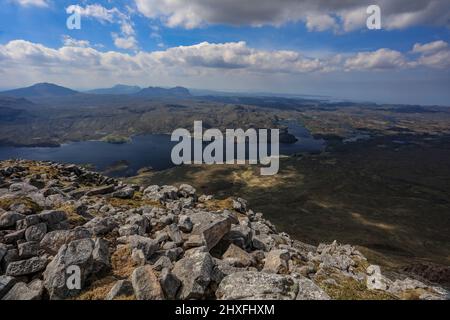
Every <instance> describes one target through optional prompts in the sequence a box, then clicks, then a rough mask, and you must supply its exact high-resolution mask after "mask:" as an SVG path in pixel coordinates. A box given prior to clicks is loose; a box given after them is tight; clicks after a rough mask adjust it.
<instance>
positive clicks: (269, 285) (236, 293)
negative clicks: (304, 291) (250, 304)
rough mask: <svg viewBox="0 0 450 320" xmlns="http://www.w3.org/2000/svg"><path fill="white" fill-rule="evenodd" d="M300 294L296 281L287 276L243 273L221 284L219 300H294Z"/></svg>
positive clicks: (224, 280) (238, 273) (228, 277)
mask: <svg viewBox="0 0 450 320" xmlns="http://www.w3.org/2000/svg"><path fill="white" fill-rule="evenodd" d="M297 294H298V284H297V283H296V281H295V280H294V279H293V278H292V277H290V276H285V275H279V274H274V273H266V272H257V271H242V272H236V273H232V274H230V275H228V276H226V277H225V278H224V279H223V280H222V281H221V282H220V284H219V287H218V288H217V291H216V297H217V299H219V300H294V299H295V298H296V297H297Z"/></svg>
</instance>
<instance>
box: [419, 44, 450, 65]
mask: <svg viewBox="0 0 450 320" xmlns="http://www.w3.org/2000/svg"><path fill="white" fill-rule="evenodd" d="M412 52H413V53H420V54H421V56H420V58H419V59H418V63H419V64H420V65H424V66H427V67H430V68H437V69H446V68H450V47H449V45H448V43H447V42H445V41H442V40H439V41H434V42H430V43H425V44H420V43H416V44H415V45H414V48H413V50H412Z"/></svg>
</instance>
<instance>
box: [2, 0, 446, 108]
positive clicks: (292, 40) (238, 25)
mask: <svg viewBox="0 0 450 320" xmlns="http://www.w3.org/2000/svg"><path fill="white" fill-rule="evenodd" d="M350 2H351V1H350ZM364 2H365V1H364V0H363V1H355V2H354V3H353V4H348V3H349V2H345V4H341V5H339V4H330V3H329V2H327V1H325V0H317V1H313V0H280V1H270V0H258V1H256V0H240V1H237V0H223V1H221V2H217V1H214V0H192V1H188V2H186V1H182V0H172V1H169V0H135V1H131V0H130V1H79V2H73V1H55V0H1V11H0V74H1V75H2V76H1V79H0V87H2V88H10V87H16V86H23V85H29V84H32V83H34V82H42V81H50V82H56V83H59V84H62V85H66V86H69V87H72V88H78V89H89V88H94V87H107V86H109V85H113V84H114V83H119V82H120V83H127V84H138V85H141V86H150V85H161V86H172V85H183V86H187V87H194V88H205V89H215V90H224V91H227V90H228V91H266V92H274V93H297V94H322V95H331V96H334V97H337V98H349V99H356V100H372V101H377V102H393V103H421V104H446V105H450V94H449V93H448V91H450V90H448V88H449V87H450V86H449V85H450V75H449V74H450V72H449V71H450V47H449V42H450V28H449V23H450V22H449V21H450V13H449V12H450V3H449V2H448V1H441V0H430V1H420V2H419V1H412V0H409V1H406V0H396V1H395V0H394V1H387V0H380V1H370V3H372V2H375V3H377V4H379V6H380V8H381V17H382V29H381V30H368V29H367V27H366V26H365V20H366V19H367V16H368V15H367V13H366V12H365V8H366V7H367V5H366V4H365V3H364ZM415 2H416V5H413V3H415ZM368 4H369V2H368ZM71 5H74V6H76V9H77V10H79V11H80V13H81V22H82V28H81V30H69V29H67V27H66V19H67V17H68V16H69V14H67V13H66V9H67V8H68V7H69V6H71Z"/></svg>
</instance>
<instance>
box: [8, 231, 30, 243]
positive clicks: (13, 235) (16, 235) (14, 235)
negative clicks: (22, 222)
mask: <svg viewBox="0 0 450 320" xmlns="http://www.w3.org/2000/svg"><path fill="white" fill-rule="evenodd" d="M24 237H25V230H17V231H13V232H10V233H8V234H7V235H5V236H4V240H5V243H7V244H9V243H16V242H17V241H19V240H22V239H23V238H24Z"/></svg>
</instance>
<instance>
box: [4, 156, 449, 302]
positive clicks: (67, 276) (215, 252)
mask: <svg viewBox="0 0 450 320" xmlns="http://www.w3.org/2000/svg"><path fill="white" fill-rule="evenodd" d="M0 298H1V299H3V300H39V299H107V300H118V299H119V300H129V299H139V300H162V299H284V300H308V299H320V300H327V299H448V298H449V294H448V292H447V291H446V290H444V289H443V288H440V287H437V286H433V284H431V283H424V282H420V281H418V280H416V279H412V278H407V277H399V278H397V279H393V278H389V277H387V276H385V275H383V273H382V270H381V269H380V267H379V266H376V265H371V264H370V263H369V262H368V261H367V259H366V258H365V257H364V256H363V255H362V254H361V253H360V252H359V251H358V250H356V249H355V248H354V247H352V246H350V245H341V244H338V243H337V242H333V243H331V244H321V245H319V246H317V247H316V246H312V245H308V244H305V243H302V242H300V241H297V240H294V239H291V238H290V236H289V235H288V234H286V233H283V232H277V230H276V228H275V227H274V225H272V224H271V223H270V222H269V221H267V220H265V219H264V218H263V214H262V213H257V212H253V211H252V210H251V209H250V208H249V207H248V205H247V202H246V201H245V200H244V199H241V198H239V197H236V198H233V199H225V200H219V199H215V198H214V197H213V196H211V195H199V194H197V193H196V190H195V189H194V188H193V187H191V186H190V185H186V184H183V185H180V186H157V185H152V186H139V185H128V184H125V183H123V182H121V181H118V180H116V179H112V178H109V177H105V176H103V175H101V174H98V173H95V172H92V171H89V170H87V169H85V168H83V167H80V166H75V165H66V164H59V163H51V162H34V161H24V160H10V161H3V162H1V163H0Z"/></svg>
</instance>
